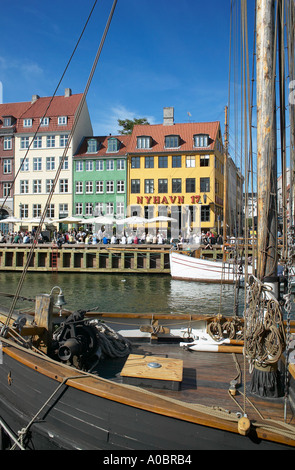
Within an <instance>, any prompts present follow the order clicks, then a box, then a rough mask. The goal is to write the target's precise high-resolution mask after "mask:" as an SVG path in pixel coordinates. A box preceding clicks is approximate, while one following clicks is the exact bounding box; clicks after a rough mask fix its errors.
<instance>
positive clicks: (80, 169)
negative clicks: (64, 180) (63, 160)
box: [76, 160, 83, 171]
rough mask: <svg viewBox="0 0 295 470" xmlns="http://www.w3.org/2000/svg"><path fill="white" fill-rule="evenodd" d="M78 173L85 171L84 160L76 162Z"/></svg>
mask: <svg viewBox="0 0 295 470" xmlns="http://www.w3.org/2000/svg"><path fill="white" fill-rule="evenodd" d="M76 171H83V162H82V160H78V161H76Z"/></svg>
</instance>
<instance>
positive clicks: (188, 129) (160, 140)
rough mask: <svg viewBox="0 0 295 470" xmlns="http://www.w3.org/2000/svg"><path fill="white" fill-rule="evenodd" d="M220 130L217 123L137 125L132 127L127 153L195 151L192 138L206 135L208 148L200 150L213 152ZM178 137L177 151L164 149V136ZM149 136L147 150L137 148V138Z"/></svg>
mask: <svg viewBox="0 0 295 470" xmlns="http://www.w3.org/2000/svg"><path fill="white" fill-rule="evenodd" d="M219 128H220V123H219V121H215V122H195V123H193V122H189V123H182V124H173V125H171V126H169V125H163V124H155V125H148V124H146V125H137V126H134V128H133V132H132V136H131V140H130V144H129V149H128V151H129V153H160V152H166V153H167V151H171V152H175V151H178V152H179V151H195V150H196V147H194V141H193V136H194V135H196V134H208V135H209V146H208V147H205V148H204V147H202V148H201V150H213V149H214V144H215V140H216V137H217V133H218V130H219ZM167 135H179V137H180V147H179V148H177V149H167V148H165V136H167ZM139 136H150V137H152V145H151V148H149V149H138V148H137V137H139Z"/></svg>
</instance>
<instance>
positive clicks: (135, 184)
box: [131, 180, 140, 194]
mask: <svg viewBox="0 0 295 470" xmlns="http://www.w3.org/2000/svg"><path fill="white" fill-rule="evenodd" d="M131 193H132V194H138V193H140V180H131Z"/></svg>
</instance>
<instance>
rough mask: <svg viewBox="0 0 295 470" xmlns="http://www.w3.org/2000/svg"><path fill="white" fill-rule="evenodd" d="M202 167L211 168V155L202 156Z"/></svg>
mask: <svg viewBox="0 0 295 470" xmlns="http://www.w3.org/2000/svg"><path fill="white" fill-rule="evenodd" d="M215 158H216V157H215ZM200 166H210V156H209V155H201V156H200Z"/></svg>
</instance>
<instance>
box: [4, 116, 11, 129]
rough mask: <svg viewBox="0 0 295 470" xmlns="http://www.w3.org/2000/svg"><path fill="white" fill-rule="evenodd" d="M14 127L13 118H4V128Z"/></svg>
mask: <svg viewBox="0 0 295 470" xmlns="http://www.w3.org/2000/svg"><path fill="white" fill-rule="evenodd" d="M11 125H12V121H11V117H5V118H4V126H5V127H9V126H11Z"/></svg>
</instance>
